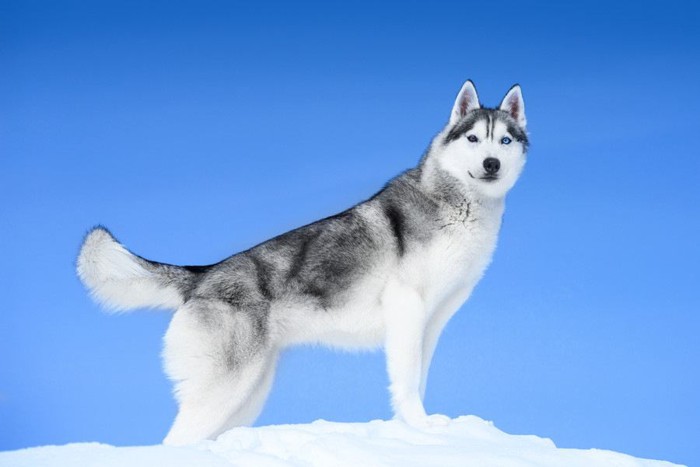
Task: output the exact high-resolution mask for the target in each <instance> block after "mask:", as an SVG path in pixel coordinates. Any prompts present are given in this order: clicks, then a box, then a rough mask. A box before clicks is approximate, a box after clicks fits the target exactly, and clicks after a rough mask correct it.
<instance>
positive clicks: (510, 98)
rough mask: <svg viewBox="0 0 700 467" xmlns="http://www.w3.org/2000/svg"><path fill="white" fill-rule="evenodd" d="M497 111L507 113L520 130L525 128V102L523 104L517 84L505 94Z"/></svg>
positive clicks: (521, 93)
mask: <svg viewBox="0 0 700 467" xmlns="http://www.w3.org/2000/svg"><path fill="white" fill-rule="evenodd" d="M499 109H500V110H503V111H505V112H508V114H509V115H510V116H511V117H513V119H515V121H516V122H518V125H520V126H521V127H522V128H525V125H527V119H526V118H525V102H523V92H522V91H521V90H520V85H519V84H516V85H515V86H513V87H512V88H510V90H509V91H508V92H507V93H506V97H504V98H503V100H502V101H501V106H500V107H499Z"/></svg>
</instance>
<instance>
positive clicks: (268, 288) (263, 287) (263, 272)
mask: <svg viewBox="0 0 700 467" xmlns="http://www.w3.org/2000/svg"><path fill="white" fill-rule="evenodd" d="M249 258H250V260H251V261H252V262H253V265H255V273H256V279H257V281H256V282H257V285H258V290H259V291H260V294H261V295H262V296H263V298H264V299H265V300H272V299H273V298H274V294H273V291H272V284H271V281H272V268H271V267H270V265H269V264H267V263H266V262H265V261H264V260H263V259H261V258H260V257H258V255H256V254H251V255H249Z"/></svg>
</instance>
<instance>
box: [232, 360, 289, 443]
mask: <svg viewBox="0 0 700 467" xmlns="http://www.w3.org/2000/svg"><path fill="white" fill-rule="evenodd" d="M277 358H278V355H277V352H272V353H270V354H268V361H267V363H266V365H265V367H264V369H263V372H262V374H261V375H260V377H259V378H258V380H257V381H256V382H255V384H254V389H253V391H252V392H251V393H250V395H249V396H248V399H247V400H246V401H245V403H243V405H242V406H241V408H240V409H239V410H237V411H236V412H234V414H233V415H232V416H231V417H229V419H228V422H227V423H226V426H225V428H224V431H225V430H228V429H229V428H233V427H235V426H248V425H252V424H253V422H254V421H255V420H256V419H257V418H258V416H259V415H260V412H262V409H263V406H264V405H265V401H266V400H267V396H268V395H269V394H270V389H271V388H272V382H273V380H274V378H275V369H276V366H277Z"/></svg>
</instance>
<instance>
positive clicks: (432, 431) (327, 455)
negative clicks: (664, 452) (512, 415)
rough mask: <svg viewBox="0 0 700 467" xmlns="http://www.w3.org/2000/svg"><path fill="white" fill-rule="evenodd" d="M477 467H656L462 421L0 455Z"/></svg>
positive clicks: (245, 433)
mask: <svg viewBox="0 0 700 467" xmlns="http://www.w3.org/2000/svg"><path fill="white" fill-rule="evenodd" d="M234 465H235V466H260V467H282V466H318V467H327V466H348V467H350V466H352V467H357V466H362V467H370V466H401V467H411V466H420V467H424V466H431V465H434V466H453V465H454V466H470V465H473V466H479V467H489V466H494V467H526V466H527V467H534V466H542V467H548V466H552V467H554V466H556V467H561V466H563V465H565V466H567V467H579V466H580V467H584V466H585V467H598V466H601V467H602V466H607V467H612V466H615V467H652V466H654V467H656V466H658V467H661V466H672V465H675V464H671V463H669V462H663V461H653V460H645V459H637V458H634V457H631V456H628V455H625V454H620V453H616V452H612V451H603V450H599V449H590V450H583V449H560V448H557V447H556V446H555V445H554V443H553V442H552V441H551V440H549V439H545V438H539V437H537V436H520V435H509V434H507V433H504V432H502V431H500V430H499V429H497V428H496V427H495V426H493V424H492V423H491V422H486V421H484V420H482V419H480V418H478V417H474V416H463V417H459V418H456V419H454V420H453V421H452V422H451V423H450V424H449V425H447V426H444V427H434V428H428V429H424V430H417V429H413V428H411V427H409V426H407V425H405V424H403V423H401V422H399V421H394V420H392V421H381V420H375V421H372V422H369V423H333V422H327V421H323V420H318V421H316V422H313V423H310V424H306V425H275V426H265V427H257V428H246V427H241V428H234V429H232V430H230V431H228V432H226V433H224V434H222V435H221V436H220V437H219V438H218V439H217V440H216V441H204V442H201V443H199V444H197V445H194V446H191V447H184V448H181V447H170V446H162V445H158V446H139V447H113V446H109V445H105V444H99V443H78V444H68V445H65V446H43V447H36V448H30V449H23V450H19V451H10V452H0V466H3V467H4V466H8V467H9V466H12V467H25V466H26V467H30V466H31V467H49V466H50V467H68V466H70V467H79V466H99V467H117V466H119V467H123V466H129V467H153V466H158V467H160V466H168V467H180V466H182V467H184V466H187V467H190V466H197V467H224V466H234Z"/></svg>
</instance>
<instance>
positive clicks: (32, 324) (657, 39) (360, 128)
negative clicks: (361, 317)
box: [0, 1, 700, 465]
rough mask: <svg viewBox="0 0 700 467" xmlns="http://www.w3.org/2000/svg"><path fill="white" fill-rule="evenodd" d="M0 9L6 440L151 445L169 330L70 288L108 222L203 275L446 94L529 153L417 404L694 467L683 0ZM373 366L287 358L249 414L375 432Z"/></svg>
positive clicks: (391, 151)
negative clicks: (515, 96)
mask: <svg viewBox="0 0 700 467" xmlns="http://www.w3.org/2000/svg"><path fill="white" fill-rule="evenodd" d="M144 3H145V2H136V1H134V2H127V1H119V2H82V3H77V2H66V1H64V2H36V1H16V2H8V1H1V2H0V109H1V110H0V119H1V120H0V258H1V260H0V265H1V266H2V267H0V287H1V289H0V291H1V292H2V307H1V310H0V449H15V448H21V447H27V446H34V445H41V444H49V443H58V444H60V443H67V442H74V441H101V442H107V443H113V444H118V445H126V444H151V443H157V442H159V441H160V440H161V439H162V437H163V436H164V434H165V433H166V430H167V429H168V426H169V424H170V423H171V421H172V418H173V416H174V414H175V404H174V402H173V400H172V398H171V395H170V385H169V383H168V381H167V380H166V379H165V377H164V376H163V373H162V371H161V368H160V366H161V364H160V360H159V352H160V346H161V336H162V334H163V333H164V331H165V329H166V326H167V324H168V321H169V319H170V313H168V312H136V313H134V314H130V315H122V316H109V315H106V314H103V313H101V312H100V311H98V307H97V306H96V305H95V304H94V303H93V302H91V301H90V299H89V298H88V296H87V294H86V292H85V290H84V289H83V287H82V286H81V284H80V283H79V282H78V280H77V278H76V276H75V273H74V259H75V255H76V253H77V249H78V246H79V244H80V241H81V239H82V236H83V234H84V233H85V232H86V230H87V229H88V228H89V227H91V226H93V225H95V224H97V223H101V224H104V225H106V226H108V227H109V228H110V229H111V230H112V231H113V232H114V234H115V235H116V236H117V237H118V238H119V239H120V240H121V241H123V242H124V243H125V244H126V245H127V246H128V247H129V248H131V249H132V250H133V251H135V252H137V253H139V254H142V255H144V256H146V257H149V258H152V259H154V260H159V261H165V262H170V263H186V264H205V263H211V262H215V261H217V260H219V259H221V258H223V257H225V256H227V255H229V254H230V253H233V252H235V251H238V250H241V249H244V248H246V247H249V246H252V245H253V244H256V243H258V242H259V241H262V240H264V239H266V238H268V237H271V236H273V235H275V234H279V233H281V232H283V231H285V230H288V229H290V228H293V227H296V226H299V225H301V224H304V223H308V222H310V221H313V220H315V219H317V218H320V217H323V216H327V215H330V214H333V213H335V212H338V211H340V210H343V209H345V208H346V207H348V206H350V205H351V204H354V203H355V202H357V201H360V200H362V199H364V198H366V197H368V196H370V195H371V194H373V193H374V192H375V191H376V190H378V189H379V188H380V187H381V186H382V184H383V183H384V182H385V181H386V180H388V179H389V178H390V177H392V176H393V175H395V174H397V173H398V172H399V171H401V170H403V169H405V168H408V167H410V166H412V165H413V164H415V163H416V161H417V160H418V158H419V156H420V155H421V153H422V151H423V150H424V149H425V148H426V146H427V145H428V143H429V141H430V139H431V137H432V136H433V134H434V133H436V132H437V131H438V130H439V129H440V128H441V126H442V125H443V124H444V122H445V121H446V119H447V117H448V114H449V111H450V108H451V105H452V102H453V99H454V97H455V95H456V93H457V91H458V90H459V88H460V86H461V84H462V82H463V81H464V80H465V79H467V78H471V79H473V80H474V81H475V83H476V85H477V89H478V90H479V93H480V96H481V99H482V102H484V103H486V104H487V105H496V104H497V103H498V102H499V101H500V99H501V97H502V96H503V94H504V93H505V91H506V90H507V89H508V88H509V87H510V86H511V85H512V84H513V83H514V82H519V83H520V84H521V85H522V86H523V92H524V96H525V103H526V109H527V116H528V120H529V123H530V126H529V130H530V133H531V140H532V148H531V151H530V156H529V162H528V165H527V167H526V170H525V173H524V175H523V178H522V179H521V181H520V182H519V184H518V185H517V186H516V187H515V189H514V190H513V191H512V192H511V195H510V197H509V201H508V208H507V212H506V218H505V223H504V228H503V231H502V235H501V238H500V243H499V248H498V250H497V252H496V255H495V258H494V263H493V265H492V266H491V268H490V270H489V271H488V272H487V274H486V276H485V278H484V279H483V281H482V282H481V284H480V285H479V286H478V287H477V289H476V291H475V293H474V295H473V297H472V299H471V300H470V301H469V302H468V303H467V304H466V305H465V306H464V307H463V309H462V310H461V312H460V313H458V314H457V315H456V316H455V317H454V319H453V320H452V321H451V323H450V324H449V326H448V327H447V329H446V331H445V333H444V335H443V338H442V340H441V341H440V344H439V347H438V350H437V353H436V356H435V359H434V363H433V367H432V370H431V376H430V379H429V385H428V392H427V398H426V406H427V408H428V410H429V411H430V412H441V413H446V414H449V415H450V416H457V415H460V414H475V415H479V416H481V417H483V418H486V419H489V420H493V421H494V422H495V423H496V426H498V427H499V428H501V429H503V430H505V431H507V432H511V433H522V434H537V435H540V436H548V437H552V438H553V439H554V441H555V442H556V443H557V444H558V445H559V446H563V447H579V448H590V447H598V448H606V449H614V450H620V451H623V452H626V453H629V454H633V455H635V456H642V457H652V458H664V459H668V460H672V461H675V462H683V463H688V464H695V465H700V450H699V449H698V440H699V439H700V427H699V422H698V420H700V376H699V374H698V372H699V369H700V366H699V361H700V338H699V335H700V316H699V314H698V304H699V303H700V300H699V299H700V293H699V292H698V288H699V286H700V284H699V279H700V274H699V273H698V268H699V264H700V261H699V260H700V247H699V243H700V242H699V239H700V221H699V220H698V217H699V216H698V214H699V213H700V209H699V206H700V187H699V184H700V183H699V182H700V179H699V174H700V150H699V149H698V148H699V147H700V145H699V143H698V137H699V130H700V124H699V122H700V119H699V118H698V116H699V115H700V91H699V87H698V79H699V78H700V73H699V72H700V37H699V36H700V33H698V24H699V22H700V14H699V10H698V8H699V7H698V5H697V3H696V2H691V1H667V2H663V3H661V2H639V1H635V2H586V1H579V2H575V3H571V4H567V5H563V4H561V5H554V4H551V5H550V4H548V3H544V2H543V3H536V2H507V1H501V2H497V3H496V2H494V3H493V4H492V3H490V2H484V1H479V2H467V1H459V2H454V3H447V2H400V3H398V2H397V3H377V2H345V3H333V2H324V3H318V4H311V3H297V2H290V3H270V2H249V3H228V2H227V3H212V2H191V3H183V2H167V1H162V2H148V5H144ZM386 385H387V378H386V376H385V373H384V363H383V357H382V355H381V354H380V353H374V354H371V353H370V354H359V355H354V354H343V353H334V352H331V351H327V350H324V349H315V348H314V349H298V350H293V351H290V352H288V353H287V354H285V355H284V357H283V359H282V362H281V365H280V368H279V372H278V376H277V380H276V383H275V386H274V388H273V391H272V394H271V397H270V399H269V402H268V404H267V406H266V408H265V410H264V412H263V414H262V416H261V417H260V419H259V421H258V424H260V425H264V424H278V423H298V422H308V421H311V420H314V419H317V418H325V419H329V420H337V421H366V420H370V419H375V418H388V417H390V410H389V406H388V398H387V391H386Z"/></svg>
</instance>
